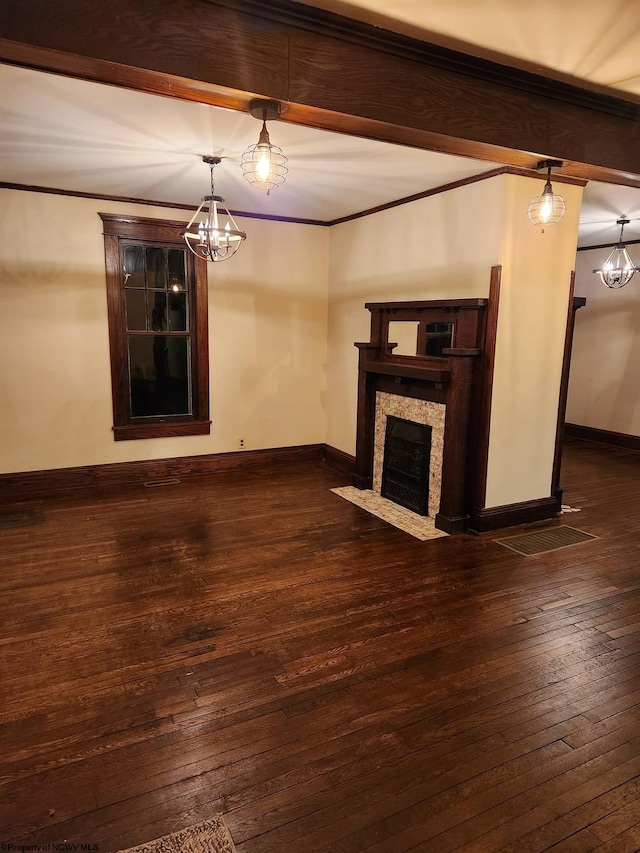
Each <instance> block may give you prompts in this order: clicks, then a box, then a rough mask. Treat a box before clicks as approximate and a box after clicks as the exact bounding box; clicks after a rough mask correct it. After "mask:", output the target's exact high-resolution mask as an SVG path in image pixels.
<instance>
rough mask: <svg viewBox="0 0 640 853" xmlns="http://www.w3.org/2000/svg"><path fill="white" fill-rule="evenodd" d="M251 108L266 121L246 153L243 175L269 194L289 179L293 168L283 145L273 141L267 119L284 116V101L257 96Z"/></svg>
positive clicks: (241, 164)
mask: <svg viewBox="0 0 640 853" xmlns="http://www.w3.org/2000/svg"><path fill="white" fill-rule="evenodd" d="M249 112H250V113H251V115H252V116H253V117H254V118H257V119H259V120H261V121H262V130H261V131H260V136H259V137H258V141H257V143H256V144H255V145H250V146H249V147H248V148H247V150H246V151H245V152H244V154H243V155H242V160H241V161H240V166H241V168H242V176H243V177H244V179H245V180H247V181H248V182H249V183H250V184H251V186H252V187H258V188H259V189H263V190H266V191H267V195H269V193H270V192H271V190H274V189H276V187H279V186H281V184H283V183H284V182H285V179H286V177H287V172H288V171H289V169H288V168H287V162H288V161H287V158H286V157H285V156H284V154H283V153H282V148H278V146H277V145H272V144H271V141H270V140H269V131H268V130H267V121H273V120H274V119H278V118H280V104H279V103H278V102H277V101H262V100H254V101H251V102H250V104H249Z"/></svg>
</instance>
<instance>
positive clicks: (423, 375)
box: [360, 361, 451, 385]
mask: <svg viewBox="0 0 640 853" xmlns="http://www.w3.org/2000/svg"><path fill="white" fill-rule="evenodd" d="M360 367H361V369H362V370H364V371H366V372H367V373H383V374H385V375H387V376H399V377H402V378H406V379H421V380H422V381H423V382H435V383H436V384H438V385H448V384H449V381H450V378H451V370H450V369H449V368H448V367H442V368H434V367H426V366H421V365H419V364H415V365H407V364H399V363H398V362H395V361H363V362H362V364H361V365H360Z"/></svg>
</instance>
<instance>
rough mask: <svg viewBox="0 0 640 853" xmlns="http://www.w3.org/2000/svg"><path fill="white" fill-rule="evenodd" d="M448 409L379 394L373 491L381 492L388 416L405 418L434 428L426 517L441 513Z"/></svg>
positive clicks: (424, 402) (384, 393)
mask: <svg viewBox="0 0 640 853" xmlns="http://www.w3.org/2000/svg"><path fill="white" fill-rule="evenodd" d="M445 412H446V406H445V405H444V404H443V403H434V402H432V401H430V400H416V399H413V398H412V397H401V396H399V395H398V394H388V393H386V392H385V391H378V392H377V393H376V414H375V427H374V440H373V491H374V492H377V493H378V494H380V492H381V489H382V463H383V460H384V442H385V431H386V427H387V416H388V415H391V416H392V417H396V418H404V419H405V420H407V421H413V422H414V423H417V424H425V425H426V426H430V427H431V455H430V458H429V501H428V509H427V514H428V515H429V516H430V517H431V518H435V517H436V515H437V514H438V512H439V510H440V491H441V487H442V457H443V452H444V424H445Z"/></svg>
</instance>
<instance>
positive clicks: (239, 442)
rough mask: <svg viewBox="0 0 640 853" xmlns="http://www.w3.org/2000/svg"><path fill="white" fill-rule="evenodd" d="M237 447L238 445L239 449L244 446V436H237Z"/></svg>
mask: <svg viewBox="0 0 640 853" xmlns="http://www.w3.org/2000/svg"><path fill="white" fill-rule="evenodd" d="M238 447H239V448H240V449H242V448H243V447H244V438H239V439H238Z"/></svg>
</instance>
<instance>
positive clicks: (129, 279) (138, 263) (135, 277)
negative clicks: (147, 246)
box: [123, 246, 144, 287]
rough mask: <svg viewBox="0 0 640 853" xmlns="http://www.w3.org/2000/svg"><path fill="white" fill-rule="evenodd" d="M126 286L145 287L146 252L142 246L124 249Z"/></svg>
mask: <svg viewBox="0 0 640 853" xmlns="http://www.w3.org/2000/svg"><path fill="white" fill-rule="evenodd" d="M123 255H124V286H125V287H144V251H143V249H142V246H125V247H124V252H123Z"/></svg>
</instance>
